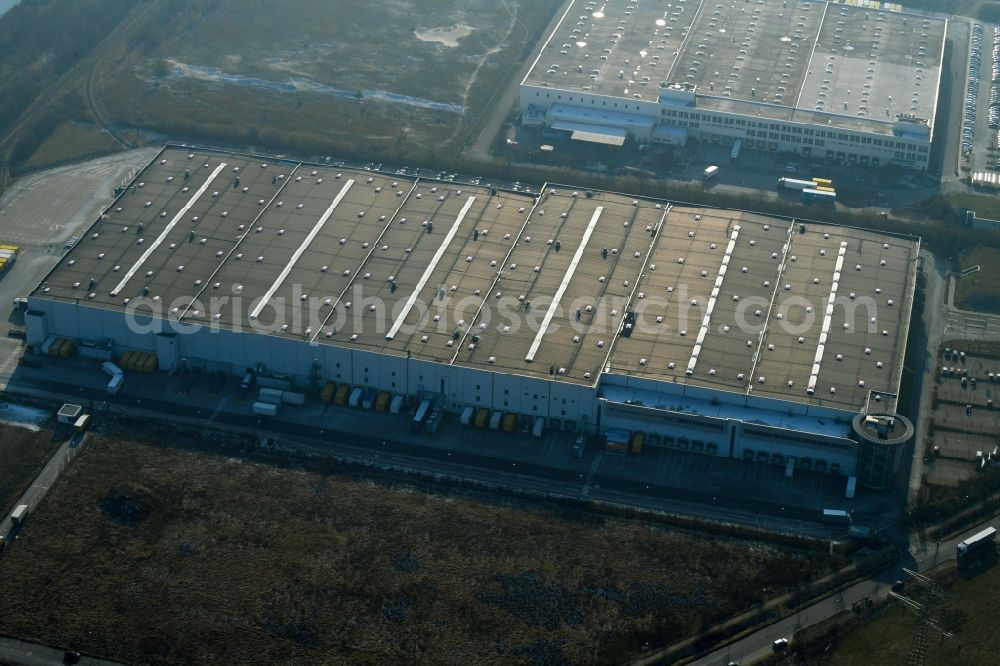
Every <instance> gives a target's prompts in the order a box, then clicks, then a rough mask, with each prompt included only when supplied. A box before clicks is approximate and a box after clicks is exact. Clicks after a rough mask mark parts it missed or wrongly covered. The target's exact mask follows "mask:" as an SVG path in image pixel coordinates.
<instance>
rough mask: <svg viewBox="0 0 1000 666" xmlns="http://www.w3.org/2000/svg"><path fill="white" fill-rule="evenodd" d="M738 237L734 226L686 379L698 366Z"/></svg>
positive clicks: (738, 230) (738, 228) (689, 360)
mask: <svg viewBox="0 0 1000 666" xmlns="http://www.w3.org/2000/svg"><path fill="white" fill-rule="evenodd" d="M739 237H740V227H739V225H736V226H735V227H733V233H732V234H730V235H729V245H727V246H726V253H725V254H724V255H722V263H721V264H719V274H718V276H717V277H716V278H715V287H713V288H712V295H711V296H710V297H709V299H708V305H707V306H706V307H705V318H704V319H702V322H701V329H700V330H699V331H698V339H697V341H695V343H694V348H693V349H692V350H691V358H690V359H688V365H687V370H686V371H685V374H686V375H687V376H688V377H690V376H691V375H693V374H694V368H695V366H696V365H698V356H699V355H700V354H701V348H702V345H703V344H704V343H705V337H706V336H707V335H708V329H709V326H710V325H711V323H712V312H714V311H715V302H716V299H718V297H719V291H720V290H721V289H722V282H723V281H724V280H725V277H726V270H727V266H728V265H729V260H730V259H731V258H732V256H733V250H735V249H736V239H737V238H739Z"/></svg>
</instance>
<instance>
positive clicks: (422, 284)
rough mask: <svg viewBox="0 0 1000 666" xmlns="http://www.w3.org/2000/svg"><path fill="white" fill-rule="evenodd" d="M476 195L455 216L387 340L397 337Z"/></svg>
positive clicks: (387, 335)
mask: <svg viewBox="0 0 1000 666" xmlns="http://www.w3.org/2000/svg"><path fill="white" fill-rule="evenodd" d="M475 201H476V197H469V198H468V200H466V202H465V205H464V206H462V210H461V212H459V214H458V217H456V218H455V223H454V224H452V225H451V229H449V230H448V233H447V234H446V235H445V237H444V240H443V241H442V242H441V246H440V247H438V249H437V252H435V253H434V256H433V257H431V262H430V263H429V264H427V269H426V270H425V271H424V274H423V275H421V276H420V280H418V281H417V286H416V288H414V290H413V293H412V294H410V297H409V298H407V299H406V305H404V306H403V311H402V312H400V313H399V316H398V317H396V321H394V322H393V323H392V328H390V329H389V332H388V333H386V334H385V339H386V340H392V339H393V338H394V337H396V333H399V329H400V328H401V327H402V326H403V322H404V321H406V316H407V315H408V314H410V310H411V309H412V308H413V304H414V303H416V302H417V298H419V297H420V292H421V291H423V288H424V287H425V286H426V285H427V281H428V280H429V279H430V278H431V274H432V273H433V272H434V269H435V268H437V265H438V262H439V261H441V257H443V256H444V253H445V252H447V250H448V246H449V245H451V241H452V240H454V238H455V234H456V233H458V228H459V227H460V226H462V221H463V220H464V219H465V216H466V215H468V213H469V209H470V208H472V204H473V203H475Z"/></svg>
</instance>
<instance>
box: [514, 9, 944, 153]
mask: <svg viewBox="0 0 1000 666" xmlns="http://www.w3.org/2000/svg"><path fill="white" fill-rule="evenodd" d="M945 29H946V21H944V20H942V19H939V18H932V17H928V16H923V15H917V14H910V13H902V12H900V11H895V10H888V9H885V8H881V9H873V8H870V7H861V6H857V5H847V4H836V3H827V2H823V1H820V0H755V1H753V2H738V3H732V2H719V1H718V0H677V2H675V3H671V4H667V5H664V4H662V3H654V2H648V1H646V0H642V1H640V0H608V1H606V2H601V3H595V2H593V1H591V0H574V2H573V3H571V5H570V7H569V8H568V9H567V11H566V14H565V15H564V16H563V19H562V21H561V22H560V23H559V25H558V27H557V28H556V29H555V31H554V32H553V34H552V35H551V36H550V37H549V39H548V40H547V41H546V42H544V44H543V46H542V48H541V50H540V52H539V56H538V59H537V61H536V62H535V64H534V66H533V67H532V69H531V71H530V72H529V73H528V75H527V76H526V77H525V80H524V83H525V84H529V85H536V86H544V87H551V88H553V89H558V90H567V91H573V92H588V93H593V94H600V95H609V96H613V97H619V98H622V99H631V100H641V101H649V102H656V101H658V99H659V89H660V87H661V85H666V84H683V85H686V86H694V87H696V91H697V94H698V99H697V102H696V104H697V106H699V107H702V108H710V109H717V110H724V111H731V112H735V113H742V114H745V115H756V116H761V117H765V118H774V119H785V120H793V121H796V122H804V123H812V124H827V125H833V126H836V127H852V126H853V127H858V128H860V129H864V130H867V131H873V132H882V133H890V132H891V129H890V127H891V126H887V125H884V124H881V123H885V122H890V123H891V122H893V121H895V119H896V116H897V115H901V114H909V115H913V116H916V117H918V118H921V119H923V120H925V121H927V123H928V124H930V125H931V126H933V121H934V113H935V106H936V103H937V90H938V83H939V80H940V76H941V71H940V63H941V57H942V54H943V49H944V38H945ZM890 98H891V99H890ZM872 121H879V123H875V122H872Z"/></svg>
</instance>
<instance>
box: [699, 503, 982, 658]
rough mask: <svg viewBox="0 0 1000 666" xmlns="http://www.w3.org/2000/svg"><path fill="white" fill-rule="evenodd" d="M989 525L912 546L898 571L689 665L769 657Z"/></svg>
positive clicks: (881, 595) (948, 554)
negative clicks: (781, 644) (781, 642)
mask: <svg viewBox="0 0 1000 666" xmlns="http://www.w3.org/2000/svg"><path fill="white" fill-rule="evenodd" d="M988 526H989V523H983V524H981V525H978V526H975V527H970V528H968V529H967V530H964V531H963V532H962V535H961V536H957V537H954V538H952V539H949V540H947V541H941V542H938V543H934V544H926V543H921V542H915V543H913V544H911V546H910V549H909V554H910V558H908V561H906V562H904V563H903V564H901V565H900V566H899V568H898V569H893V570H892V571H888V572H882V573H880V574H877V575H875V576H872V577H871V578H869V579H868V580H865V581H861V582H860V583H856V584H854V585H852V586H851V587H849V588H846V589H844V590H843V591H842V592H840V593H839V594H835V595H833V596H831V597H827V598H826V599H822V600H820V601H818V602H816V603H814V604H812V605H810V606H806V607H803V608H802V609H801V610H800V611H799V612H798V613H797V614H795V615H790V616H789V617H787V618H785V619H784V620H781V621H780V622H776V623H774V624H772V625H770V626H767V627H764V628H762V629H760V630H759V631H757V632H754V633H753V634H750V635H749V636H747V637H746V638H743V639H741V640H738V641H736V642H734V643H732V644H731V645H728V646H726V647H724V648H719V649H718V650H715V651H714V652H711V653H710V654H708V655H707V656H705V657H702V658H701V659H698V660H697V661H694V662H691V663H692V664H693V665H694V666H726V664H728V663H729V662H730V660H732V661H735V662H737V663H739V664H741V665H742V666H748V665H749V664H753V663H755V662H757V661H760V660H761V659H764V658H765V657H768V656H770V655H772V654H773V649H772V647H771V644H772V643H773V641H775V640H776V639H778V638H787V639H788V640H789V641H792V640H793V636H794V635H795V632H796V630H797V629H798V628H801V627H808V626H811V625H813V624H818V623H820V622H822V621H823V620H827V619H829V618H831V617H833V616H834V615H836V614H837V613H840V612H841V611H845V610H850V609H851V607H852V604H854V603H855V602H857V601H864V599H865V597H871V599H872V600H873V601H874V602H876V603H878V602H879V601H883V600H885V599H886V598H887V597H888V596H889V591H890V588H891V587H892V583H893V582H894V581H896V580H900V579H902V580H906V579H907V576H906V575H905V574H904V573H903V568H907V569H910V570H911V571H912V570H916V571H924V570H926V569H929V568H931V567H933V566H935V565H937V564H939V563H940V562H943V561H945V560H949V559H953V558H954V557H955V546H956V545H957V544H958V543H959V542H960V541H961V540H962V539H963V538H964V537H965V536H966V535H968V534H973V533H975V532H978V531H979V530H981V529H983V528H985V527H988Z"/></svg>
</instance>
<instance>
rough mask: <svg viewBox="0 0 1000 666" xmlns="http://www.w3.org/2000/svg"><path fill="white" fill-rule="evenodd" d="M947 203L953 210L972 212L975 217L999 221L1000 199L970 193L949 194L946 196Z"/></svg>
mask: <svg viewBox="0 0 1000 666" xmlns="http://www.w3.org/2000/svg"><path fill="white" fill-rule="evenodd" d="M948 203H950V204H951V205H952V207H954V208H965V209H967V210H974V211H976V216H977V217H983V218H986V219H989V220H1000V197H996V196H993V195H988V194H973V193H971V192H951V193H950V194H948Z"/></svg>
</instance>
